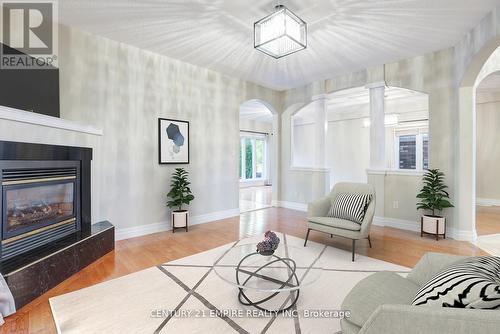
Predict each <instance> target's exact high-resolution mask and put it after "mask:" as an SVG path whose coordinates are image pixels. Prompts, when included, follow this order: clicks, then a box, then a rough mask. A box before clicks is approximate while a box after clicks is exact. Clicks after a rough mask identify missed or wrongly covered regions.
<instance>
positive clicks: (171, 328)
mask: <svg viewBox="0 0 500 334" xmlns="http://www.w3.org/2000/svg"><path fill="white" fill-rule="evenodd" d="M279 237H280V239H281V240H282V242H283V246H284V247H289V246H290V247H303V243H304V240H303V239H300V238H296V237H293V236H289V235H284V234H279ZM260 240H262V236H261V235H259V236H256V237H252V238H248V239H243V240H240V241H238V242H235V243H231V244H227V245H224V246H221V247H218V248H215V249H212V250H209V251H206V252H203V253H199V254H195V255H192V256H189V257H185V258H182V259H179V260H176V261H172V262H169V263H165V264H162V265H159V266H157V267H152V268H149V269H145V270H142V271H139V272H136V273H133V274H129V275H126V276H123V277H120V278H117V279H114V280H110V281H107V282H104V283H100V284H97V285H94V286H91V287H89V288H85V289H82V290H78V291H75V292H72V293H68V294H65V295H61V296H57V297H54V298H51V299H50V300H49V302H50V305H51V308H52V313H53V317H54V320H55V323H56V326H57V330H58V332H59V333H63V334H70V333H71V334H72V333H120V334H125V333H280V334H283V333H296V334H297V333H329V334H332V333H338V332H339V331H340V319H339V317H337V313H338V311H346V310H341V309H340V306H341V304H342V301H343V299H344V297H345V296H346V295H347V293H348V292H349V291H350V290H351V289H352V287H353V286H354V285H355V284H356V283H357V282H359V281H360V280H361V279H363V278H364V277H366V276H368V275H370V274H371V273H373V272H377V271H395V272H398V273H401V274H404V273H406V272H408V271H409V269H408V268H406V267H402V266H398V265H395V264H391V263H388V262H384V261H381V260H377V259H373V258H370V257H366V256H362V255H356V262H354V263H353V262H351V254H350V252H348V251H344V250H340V249H337V248H333V247H330V246H325V245H322V244H318V243H315V242H311V241H309V242H308V244H307V247H306V248H305V249H306V250H307V251H306V252H304V253H303V254H304V258H301V259H294V260H295V261H297V265H298V268H302V269H298V270H304V271H305V270H307V267H309V266H311V265H312V263H313V261H315V260H316V259H318V258H319V259H320V260H321V264H322V266H323V272H322V274H321V276H320V278H319V279H318V280H317V281H316V282H314V283H313V284H311V285H308V286H305V287H303V288H301V289H300V297H299V299H298V302H297V304H296V306H295V307H294V308H293V309H292V310H291V312H287V314H281V315H279V314H275V313H272V312H270V313H265V312H262V311H259V310H257V309H255V308H253V307H245V306H243V305H241V304H240V303H239V302H238V298H237V296H238V289H237V288H236V287H234V286H232V285H230V284H229V283H227V282H225V281H223V280H222V279H221V278H220V277H219V276H217V275H216V274H215V272H214V268H213V265H214V263H216V261H218V260H220V259H221V258H222V257H223V256H224V254H225V253H226V252H227V251H228V250H229V249H231V248H232V247H234V246H236V245H241V244H246V243H256V242H258V241H260ZM373 246H374V247H377V245H376V244H374V245H373Z"/></svg>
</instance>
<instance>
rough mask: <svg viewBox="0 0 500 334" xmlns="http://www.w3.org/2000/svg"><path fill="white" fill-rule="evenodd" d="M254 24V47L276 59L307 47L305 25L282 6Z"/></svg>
mask: <svg viewBox="0 0 500 334" xmlns="http://www.w3.org/2000/svg"><path fill="white" fill-rule="evenodd" d="M275 9H276V11H275V12H274V13H272V14H271V15H268V16H266V17H264V18H263V19H261V20H259V21H257V22H255V24H254V47H255V48H256V49H257V50H259V51H262V52H264V53H265V54H267V55H269V56H271V57H274V58H276V59H278V58H281V57H284V56H287V55H289V54H292V53H294V52H297V51H300V50H303V49H305V48H306V47H307V24H306V23H305V22H304V21H303V20H302V19H300V18H299V17H298V16H297V15H295V14H294V13H293V12H291V11H290V10H289V9H288V8H286V7H285V6H283V5H278V6H276V8H275Z"/></svg>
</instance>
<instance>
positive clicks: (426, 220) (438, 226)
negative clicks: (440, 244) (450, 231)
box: [421, 215, 446, 240]
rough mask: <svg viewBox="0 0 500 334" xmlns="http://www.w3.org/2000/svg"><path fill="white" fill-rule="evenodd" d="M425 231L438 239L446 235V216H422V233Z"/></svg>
mask: <svg viewBox="0 0 500 334" xmlns="http://www.w3.org/2000/svg"><path fill="white" fill-rule="evenodd" d="M424 233H426V234H432V235H434V236H436V240H438V239H439V236H440V235H442V236H444V237H446V218H445V217H442V216H433V215H424V216H422V224H421V235H423V234H424Z"/></svg>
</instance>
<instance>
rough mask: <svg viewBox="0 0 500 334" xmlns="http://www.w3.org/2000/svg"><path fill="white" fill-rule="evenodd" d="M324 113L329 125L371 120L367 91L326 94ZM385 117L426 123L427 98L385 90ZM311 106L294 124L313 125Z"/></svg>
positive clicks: (401, 90) (405, 90)
mask: <svg viewBox="0 0 500 334" xmlns="http://www.w3.org/2000/svg"><path fill="white" fill-rule="evenodd" d="M327 97H328V101H327V105H326V107H327V112H328V120H329V121H331V122H334V121H341V120H351V119H358V118H364V117H369V116H370V90H369V89H367V88H365V87H356V88H351V89H345V90H342V91H338V92H335V93H332V94H328V96H327ZM384 102H385V113H386V114H397V115H398V116H399V118H400V119H402V120H420V119H427V118H428V116H429V96H428V95H427V94H424V93H421V92H417V91H414V90H409V89H405V88H399V87H386V89H385V100H384ZM314 112H315V108H314V105H313V104H312V103H311V104H309V105H307V106H306V107H304V108H303V109H301V110H299V111H298V112H297V113H296V114H295V115H294V116H293V119H294V124H296V125H301V124H311V123H313V122H314V118H315V117H314Z"/></svg>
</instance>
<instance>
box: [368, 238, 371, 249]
mask: <svg viewBox="0 0 500 334" xmlns="http://www.w3.org/2000/svg"><path fill="white" fill-rule="evenodd" d="M368 244H369V245H370V248H372V241H371V240H370V236H368Z"/></svg>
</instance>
